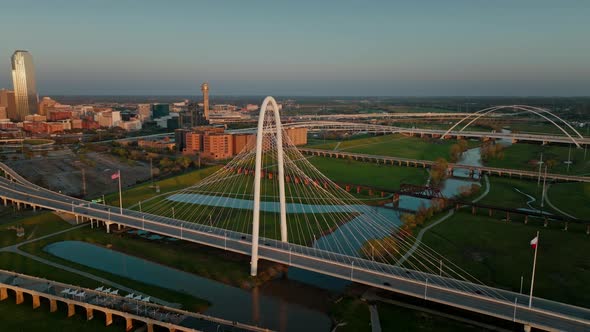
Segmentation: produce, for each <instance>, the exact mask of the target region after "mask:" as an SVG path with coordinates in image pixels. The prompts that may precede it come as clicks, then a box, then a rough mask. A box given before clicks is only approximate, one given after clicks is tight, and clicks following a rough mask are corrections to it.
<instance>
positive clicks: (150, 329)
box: [146, 323, 154, 332]
mask: <svg viewBox="0 0 590 332" xmlns="http://www.w3.org/2000/svg"><path fill="white" fill-rule="evenodd" d="M146 329H147V332H154V324H152V323H147V324H146Z"/></svg>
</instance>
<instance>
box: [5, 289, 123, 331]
mask: <svg viewBox="0 0 590 332" xmlns="http://www.w3.org/2000/svg"><path fill="white" fill-rule="evenodd" d="M9 294H12V293H11V292H9ZM58 308H59V310H58V311H57V312H54V313H50V312H49V304H48V302H46V301H41V307H39V308H37V309H33V306H32V303H31V299H30V297H28V296H25V302H23V303H22V304H20V305H18V304H15V300H14V298H12V296H10V297H9V298H8V299H7V300H5V301H2V302H0V317H2V331H19V332H37V331H60V332H78V331H85V332H102V331H122V330H123V329H124V325H123V324H122V323H121V322H119V320H118V319H115V321H114V324H113V325H110V326H108V327H107V326H105V321H104V317H102V315H101V314H100V313H98V312H95V314H94V315H95V317H94V319H92V320H86V315H85V313H81V312H79V313H77V314H76V315H74V316H73V317H70V318H67V317H66V308H65V305H62V304H61V303H59V304H58Z"/></svg>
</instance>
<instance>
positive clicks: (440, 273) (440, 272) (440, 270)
mask: <svg viewBox="0 0 590 332" xmlns="http://www.w3.org/2000/svg"><path fill="white" fill-rule="evenodd" d="M442 265H443V262H442V259H441V260H440V267H439V275H440V276H441V277H442Z"/></svg>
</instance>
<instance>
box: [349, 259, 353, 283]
mask: <svg viewBox="0 0 590 332" xmlns="http://www.w3.org/2000/svg"><path fill="white" fill-rule="evenodd" d="M353 273H354V261H351V262H350V281H352V277H353Z"/></svg>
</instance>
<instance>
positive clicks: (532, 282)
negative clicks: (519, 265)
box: [529, 231, 539, 308]
mask: <svg viewBox="0 0 590 332" xmlns="http://www.w3.org/2000/svg"><path fill="white" fill-rule="evenodd" d="M538 249H539V231H537V243H536V245H535V258H533V275H532V277H531V295H530V296H529V308H530V307H532V305H533V286H534V285H535V268H536V267H537V250H538Z"/></svg>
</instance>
